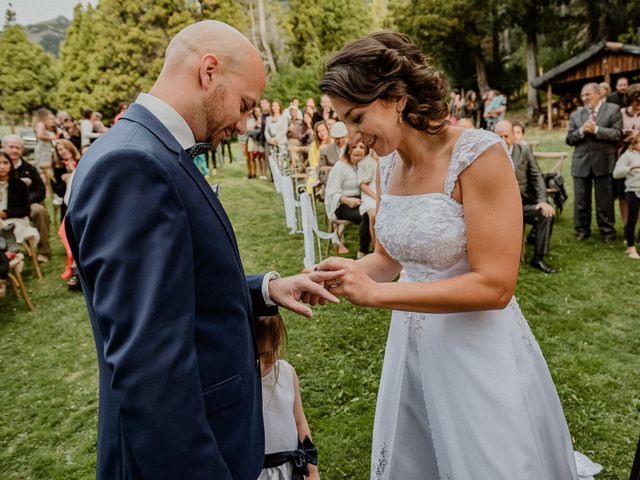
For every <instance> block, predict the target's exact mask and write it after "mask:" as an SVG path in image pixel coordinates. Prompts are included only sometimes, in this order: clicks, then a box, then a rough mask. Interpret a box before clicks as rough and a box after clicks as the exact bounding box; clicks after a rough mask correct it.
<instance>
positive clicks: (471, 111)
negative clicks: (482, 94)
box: [461, 90, 480, 127]
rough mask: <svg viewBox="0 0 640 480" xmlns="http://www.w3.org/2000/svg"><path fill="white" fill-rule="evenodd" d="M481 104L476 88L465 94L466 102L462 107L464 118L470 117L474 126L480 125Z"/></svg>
mask: <svg viewBox="0 0 640 480" xmlns="http://www.w3.org/2000/svg"><path fill="white" fill-rule="evenodd" d="M479 113H480V106H479V104H478V96H477V94H476V92H475V91H474V90H469V91H468V92H467V93H466V95H465V96H464V102H463V104H462V108H461V115H462V118H469V119H471V121H472V122H473V125H474V127H476V126H477V125H478V116H479Z"/></svg>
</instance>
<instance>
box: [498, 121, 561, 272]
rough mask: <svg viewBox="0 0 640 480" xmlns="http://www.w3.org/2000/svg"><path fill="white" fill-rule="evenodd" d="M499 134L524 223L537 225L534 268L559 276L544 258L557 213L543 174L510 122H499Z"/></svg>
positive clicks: (532, 264)
mask: <svg viewBox="0 0 640 480" xmlns="http://www.w3.org/2000/svg"><path fill="white" fill-rule="evenodd" d="M495 132H496V134H498V135H499V136H500V137H502V139H503V140H504V141H505V143H506V144H507V147H508V148H509V155H510V156H511V160H512V161H513V165H514V168H515V173H516V178H517V179H518V186H519V187H520V196H521V198H522V209H523V213H524V221H525V223H528V224H529V225H533V226H534V228H535V230H536V235H535V250H534V252H535V253H534V255H533V259H532V260H531V266H532V267H534V268H537V269H538V270H540V271H542V272H544V273H555V272H556V271H555V269H553V268H551V267H550V266H549V265H548V264H546V263H545V262H544V256H545V255H546V254H547V253H548V252H549V243H550V240H551V231H552V229H553V217H554V215H555V209H554V208H553V206H552V205H550V204H549V203H547V188H546V186H545V183H544V176H543V175H542V171H541V170H540V167H539V166H538V162H536V160H535V158H534V156H533V153H532V152H531V149H530V148H529V147H528V146H527V145H518V144H515V143H513V125H512V124H511V122H510V121H509V120H501V121H499V122H498V123H497V124H496V126H495Z"/></svg>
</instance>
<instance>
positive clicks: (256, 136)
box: [247, 106, 267, 180]
mask: <svg viewBox="0 0 640 480" xmlns="http://www.w3.org/2000/svg"><path fill="white" fill-rule="evenodd" d="M252 116H253V118H254V119H255V123H254V125H253V129H252V130H251V131H250V132H249V140H248V141H247V149H248V150H249V156H250V158H252V159H253V161H254V162H255V165H256V168H257V170H259V172H260V179H261V180H266V179H267V160H266V158H265V155H264V147H263V146H262V143H261V138H263V137H264V135H263V134H262V120H263V119H264V115H263V113H262V109H261V108H260V107H258V106H256V107H255V108H254V109H253V113H252ZM254 172H255V170H254ZM254 176H255V175H254Z"/></svg>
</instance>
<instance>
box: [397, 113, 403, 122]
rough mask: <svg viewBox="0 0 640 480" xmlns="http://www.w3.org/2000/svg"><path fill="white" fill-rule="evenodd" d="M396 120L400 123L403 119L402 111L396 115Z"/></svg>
mask: <svg viewBox="0 0 640 480" xmlns="http://www.w3.org/2000/svg"><path fill="white" fill-rule="evenodd" d="M398 120H399V122H400V123H402V122H403V121H404V117H403V116H402V112H400V115H399V116H398Z"/></svg>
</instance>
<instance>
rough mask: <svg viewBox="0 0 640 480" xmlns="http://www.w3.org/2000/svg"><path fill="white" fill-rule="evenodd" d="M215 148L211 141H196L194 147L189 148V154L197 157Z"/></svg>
mask: <svg viewBox="0 0 640 480" xmlns="http://www.w3.org/2000/svg"><path fill="white" fill-rule="evenodd" d="M213 148H214V147H213V145H212V144H211V143H205V142H199V143H196V144H195V145H194V146H193V147H189V148H187V154H188V155H189V156H190V157H191V158H195V157H197V156H198V155H202V154H203V153H206V152H209V151H211V150H213Z"/></svg>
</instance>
